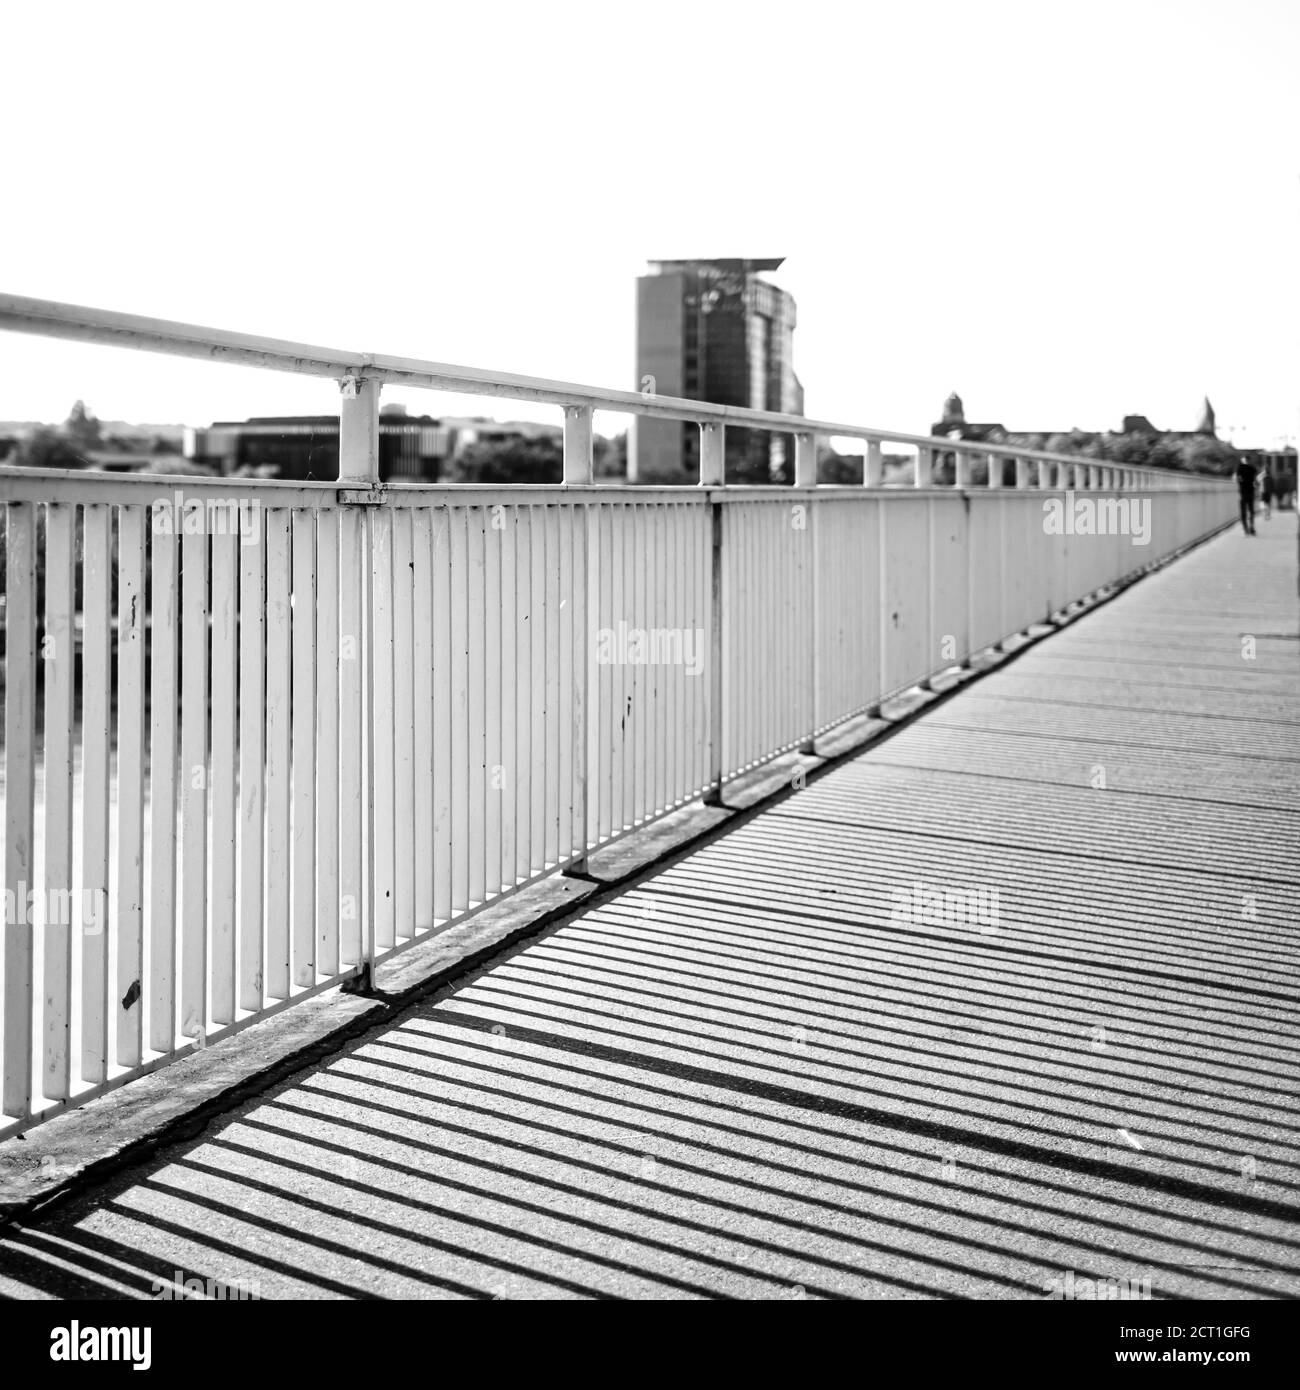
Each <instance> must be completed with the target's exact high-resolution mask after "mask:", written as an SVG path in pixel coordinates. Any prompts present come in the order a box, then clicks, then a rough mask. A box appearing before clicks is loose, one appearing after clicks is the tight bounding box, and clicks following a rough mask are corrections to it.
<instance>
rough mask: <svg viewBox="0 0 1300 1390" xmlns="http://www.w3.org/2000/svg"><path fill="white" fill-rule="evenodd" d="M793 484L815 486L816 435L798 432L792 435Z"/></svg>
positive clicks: (796, 485)
mask: <svg viewBox="0 0 1300 1390" xmlns="http://www.w3.org/2000/svg"><path fill="white" fill-rule="evenodd" d="M794 485H795V487H816V486H817V436H816V435H815V434H804V433H803V432H800V433H799V434H796V435H795V437H794Z"/></svg>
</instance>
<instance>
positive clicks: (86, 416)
mask: <svg viewBox="0 0 1300 1390" xmlns="http://www.w3.org/2000/svg"><path fill="white" fill-rule="evenodd" d="M63 433H64V434H65V435H67V437H68V441H69V442H70V443H71V444H72V446H73V448H75V449H79V450H80V451H81V452H82V453H83V454H84V453H88V452H89V451H90V450H91V449H100V448H102V447H103V444H104V436H103V433H102V431H101V430H100V428H99V421H98V420H96V419H95V417H94V415H93V414H92V413H91V412H90V411H89V410H87V409H86V403H85V401H77V402H76V403H75V404H74V405H73V407H72V410H71V411H70V412H69V414H68V419H67V423H66V424H65V425H64V426H63Z"/></svg>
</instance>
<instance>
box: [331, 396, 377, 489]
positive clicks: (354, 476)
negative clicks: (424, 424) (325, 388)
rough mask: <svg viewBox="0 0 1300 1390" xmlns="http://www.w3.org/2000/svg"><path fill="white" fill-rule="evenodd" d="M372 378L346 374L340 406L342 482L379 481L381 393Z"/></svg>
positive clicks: (340, 469) (340, 466)
mask: <svg viewBox="0 0 1300 1390" xmlns="http://www.w3.org/2000/svg"><path fill="white" fill-rule="evenodd" d="M381 385H382V383H380V382H378V381H375V380H374V379H373V378H370V377H357V376H345V377H344V378H343V379H342V380H341V381H340V382H339V389H340V390H341V391H342V393H343V397H342V400H341V401H340V408H339V482H341V483H343V482H347V483H364V484H366V485H372V484H374V483H377V482H378V481H379V392H380V389H381Z"/></svg>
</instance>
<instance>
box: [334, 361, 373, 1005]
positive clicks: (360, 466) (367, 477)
mask: <svg viewBox="0 0 1300 1390" xmlns="http://www.w3.org/2000/svg"><path fill="white" fill-rule="evenodd" d="M339 389H340V391H341V392H342V399H341V401H340V406H339V482H340V483H353V484H356V485H358V486H365V487H367V488H376V487H378V485H379V393H380V390H381V389H382V383H381V382H378V381H375V380H373V379H372V378H367V377H361V376H355V375H354V376H346V377H344V378H343V379H342V380H341V381H340V382H339ZM357 511H360V512H361V513H362V515H361V516H360V517H357V516H356V515H355V513H356V512H357ZM349 512H351V513H352V515H349ZM352 525H357V526H358V527H359V530H360V537H359V539H360V542H361V546H360V549H361V573H360V574H359V575H343V574H341V575H340V580H341V581H342V582H343V583H345V584H354V583H358V582H359V584H360V588H361V631H360V632H359V633H357V634H356V636H357V639H358V643H359V647H360V650H359V652H358V656H359V657H360V659H361V663H362V687H361V719H362V739H361V816H362V820H363V825H362V827H361V830H362V843H363V847H364V849H363V859H364V864H365V870H364V873H365V889H364V891H363V892H362V894H361V903H360V908H361V922H360V924H359V925H360V934H361V977H360V979H359V980H358V981H357V982H356V986H357V988H358V990H359V991H360V992H368V991H369V990H371V989H373V988H374V982H375V917H376V910H377V909H376V903H375V892H376V889H375V817H374V804H375V653H374V592H375V585H374V575H373V573H372V566H373V565H374V515H373V510H372V508H371V507H369V506H362V507H360V508H345V509H343V516H342V517H341V518H340V528H341V531H340V533H341V535H346V528H348V527H349V526H352Z"/></svg>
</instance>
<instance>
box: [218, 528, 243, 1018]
mask: <svg viewBox="0 0 1300 1390" xmlns="http://www.w3.org/2000/svg"><path fill="white" fill-rule="evenodd" d="M222 505H223V507H224V509H225V512H226V515H225V517H224V520H223V524H222V526H221V527H220V528H219V529H218V530H217V531H216V532H215V533H214V534H213V536H212V1018H213V1021H214V1022H216V1023H233V1022H234V1020H235V816H236V791H235V766H236V764H235V757H236V754H235V716H236V696H235V689H236V678H237V676H238V667H237V650H238V649H237V646H236V641H237V634H236V630H235V613H236V603H237V601H238V588H239V550H240V542H239V503H238V502H237V501H230V502H227V503H224V504H222ZM232 513H233V515H232Z"/></svg>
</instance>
